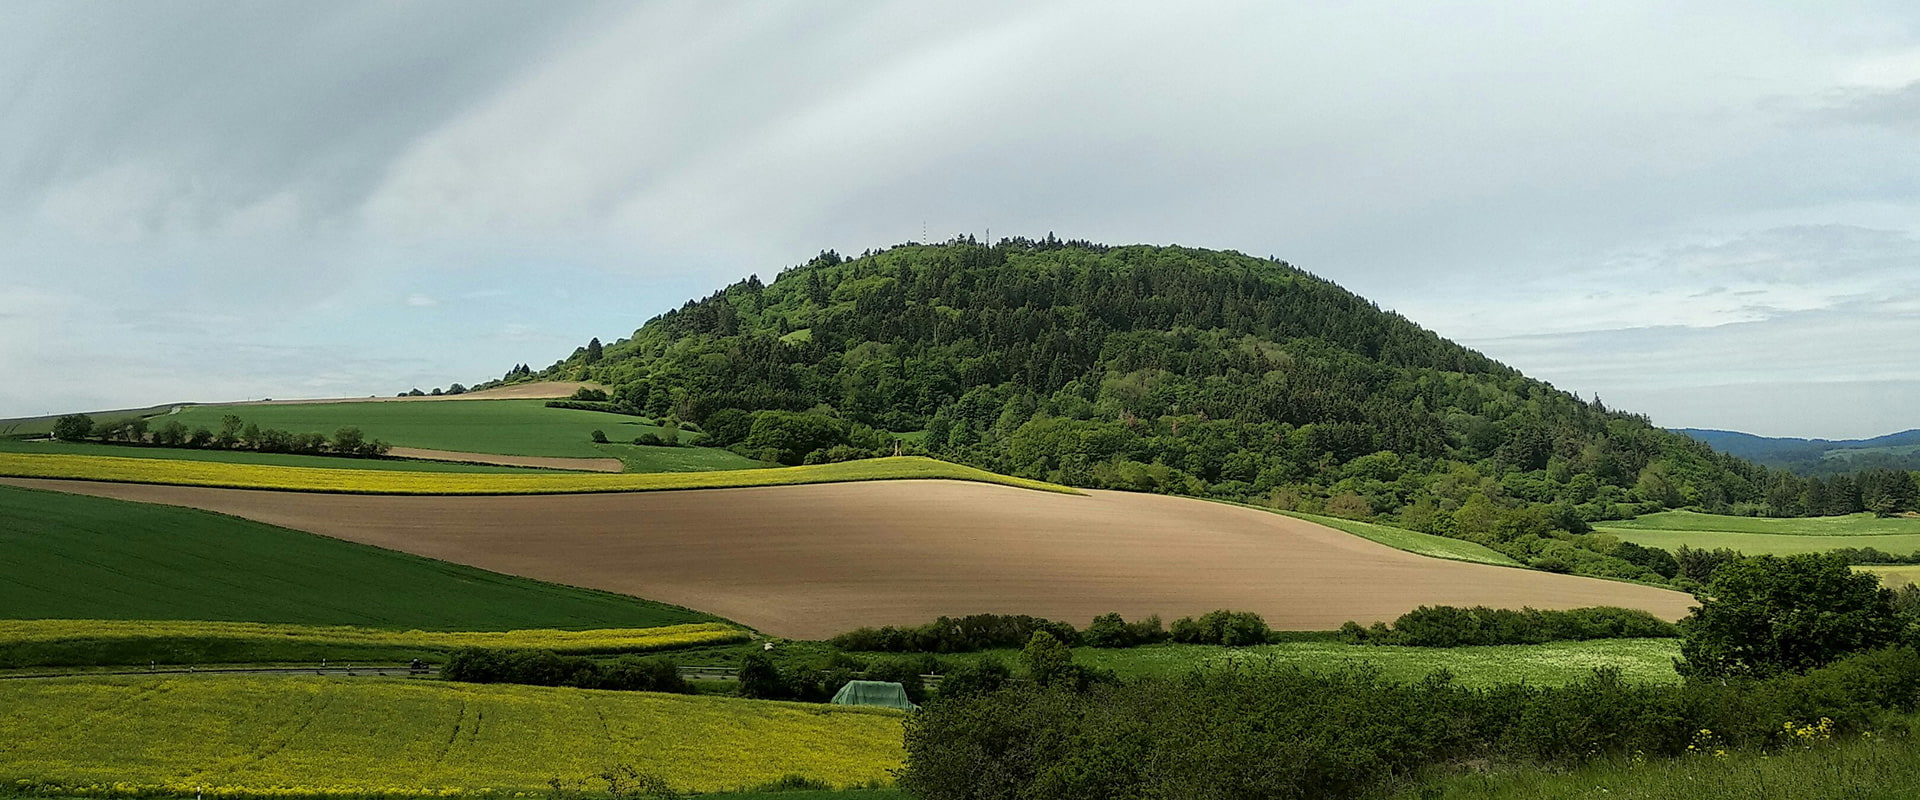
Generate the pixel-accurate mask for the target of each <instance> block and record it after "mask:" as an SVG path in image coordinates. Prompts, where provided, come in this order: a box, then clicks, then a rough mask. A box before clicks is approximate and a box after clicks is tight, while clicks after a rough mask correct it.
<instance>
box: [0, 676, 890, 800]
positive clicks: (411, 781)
mask: <svg viewBox="0 0 1920 800" xmlns="http://www.w3.org/2000/svg"><path fill="white" fill-rule="evenodd" d="M901 722H902V716H901V715H900V714H899V713H898V712H892V711H885V710H878V709H854V708H850V707H843V706H811V705H801V704H797V703H773V702H766V701H755V700H741V699H736V698H722V697H695V696H683V695H664V694H653V693H648V692H603V691H590V690H582V689H559V688H545V687H534V686H505V685H471V684H449V683H441V682H438V681H427V680H407V679H397V678H396V679H381V678H357V679H353V678H245V677H226V676H222V677H208V676H203V677H193V678H174V679H161V678H90V679H59V680H36V681H9V682H5V683H0V793H5V792H7V791H9V790H14V791H20V792H32V793H36V794H53V795H64V796H82V797H131V796H143V795H154V794H171V795H177V796H184V797H193V796H196V795H203V796H205V797H215V798H245V797H340V798H363V797H488V796H492V797H514V796H525V797H545V796H546V795H547V793H548V789H549V786H548V782H549V781H550V780H556V779H557V780H559V781H560V782H561V783H562V784H563V785H565V786H570V787H574V788H577V789H581V790H585V791H587V792H589V793H598V794H602V795H604V793H605V790H606V784H604V783H601V782H600V781H598V780H597V779H596V778H595V777H594V776H595V775H597V774H598V773H600V772H603V771H606V770H609V769H618V768H620V767H631V768H632V769H634V770H635V771H636V772H639V773H643V774H650V775H653V776H656V777H658V778H660V779H663V780H665V781H666V782H667V783H668V784H670V785H671V786H672V787H673V788H674V789H676V790H678V791H683V792H685V791H700V792H706V791H718V790H725V789H731V788H738V787H743V786H751V785H757V784H764V783H768V782H771V781H775V780H778V779H780V778H782V777H784V776H787V775H801V776H805V777H808V778H811V779H814V780H818V781H824V782H827V783H830V784H833V785H835V786H850V785H859V784H867V783H870V782H886V781H888V780H889V779H890V777H889V776H890V773H889V770H892V769H896V768H898V767H899V766H900V764H901V760H902V758H903V749H902V724H901Z"/></svg>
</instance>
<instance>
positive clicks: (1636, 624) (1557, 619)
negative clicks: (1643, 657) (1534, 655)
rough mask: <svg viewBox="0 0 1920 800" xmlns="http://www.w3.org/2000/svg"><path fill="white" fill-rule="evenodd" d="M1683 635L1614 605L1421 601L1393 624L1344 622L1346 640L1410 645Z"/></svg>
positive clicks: (1654, 619) (1666, 624)
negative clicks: (1544, 607) (1547, 607)
mask: <svg viewBox="0 0 1920 800" xmlns="http://www.w3.org/2000/svg"><path fill="white" fill-rule="evenodd" d="M1679 635H1680V630H1679V628H1678V627H1677V626H1675V625H1674V624H1672V623H1670V622H1667V621H1665V620H1663V619H1660V618H1659V617H1656V616H1654V615H1652V614H1649V613H1647V612H1645V611H1641V610H1639V609H1631V608H1616V607H1612V606H1595V607H1592V608H1576V609H1571V610H1567V611H1540V610H1537V609H1532V608H1523V609H1520V610H1518V611H1515V610H1512V609H1506V608H1487V607H1486V606H1476V607H1474V608H1458V607H1455V606H1421V607H1419V608H1416V609H1414V610H1412V611H1409V612H1407V613H1405V614H1402V615H1401V616H1400V618H1399V619H1397V620H1394V622H1393V625H1392V626H1391V627H1388V626H1377V627H1376V628H1375V629H1374V630H1366V629H1362V628H1361V627H1360V626H1359V624H1358V623H1354V622H1348V623H1347V624H1345V625H1342V626H1341V627H1340V637H1341V639H1343V640H1345V641H1349V642H1355V643H1367V644H1392V645H1404V646H1409V647H1460V646H1464V645H1494V644H1540V643H1543V642H1556V641H1581V640H1586V639H1641V638H1663V637H1674V636H1679Z"/></svg>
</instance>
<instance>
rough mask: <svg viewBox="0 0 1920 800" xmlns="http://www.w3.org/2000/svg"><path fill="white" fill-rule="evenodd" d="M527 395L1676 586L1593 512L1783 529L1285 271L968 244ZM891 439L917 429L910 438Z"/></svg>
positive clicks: (608, 350) (691, 333) (679, 331)
mask: <svg viewBox="0 0 1920 800" xmlns="http://www.w3.org/2000/svg"><path fill="white" fill-rule="evenodd" d="M516 370H517V371H516V375H517V376H519V377H520V378H524V379H585V380H595V381H599V382H601V383H604V384H606V385H608V386H611V387H613V402H614V404H616V405H617V406H620V407H623V408H625V409H628V410H631V411H632V412H634V413H644V414H647V415H649V416H655V417H666V418H669V419H670V420H671V419H677V420H680V421H685V422H692V423H697V424H698V426H699V429H700V430H704V431H705V435H706V436H707V437H708V439H709V441H710V442H711V443H714V444H719V445H722V446H731V447H734V448H736V449H738V450H740V451H742V452H745V453H748V454H750V455H753V456H755V457H761V458H767V459H769V460H778V461H783V462H786V463H800V462H804V461H823V460H842V459H848V458H858V457H864V456H867V455H870V454H875V453H880V452H886V453H891V452H893V450H894V449H895V448H896V447H901V448H904V449H905V450H908V451H914V450H916V449H918V448H924V450H925V451H926V452H928V453H931V454H933V455H936V456H938V457H941V458H945V459H949V460H953V461H959V462H962V463H966V464H972V465H975V466H979V467H982V468H986V469H991V470H995V471H1000V472H1006V473H1011V474H1015V475H1023V476H1029V477H1034V478H1044V479H1047V480H1052V481H1057V482H1061V483H1067V484H1072V485H1076V486H1085V487H1095V488H1116V489H1130V490H1138V491H1152V492H1167V493H1174V494H1186V495H1197V496H1204V497H1214V498H1220V499H1229V500H1237V501H1246V502H1254V503H1261V504H1267V505H1273V506H1277V507H1280V508H1283V509H1297V510H1303V511H1312V512H1324V513H1329V514H1337V515H1341V516H1347V517H1353V518H1358V519H1379V520H1382V521H1388V522H1396V523H1398V524H1401V525H1405V526H1407V527H1411V528H1415V529H1418V530H1423V531H1428V532H1433V533H1440V534H1444V535H1449V536H1457V537H1461V538H1465V539H1471V540H1473V541H1477V542H1481V543H1483V544H1487V545H1489V546H1492V547H1494V548H1496V549H1499V550H1500V551H1502V552H1505V553H1508V554H1509V555H1512V556H1515V557H1517V558H1520V559H1522V560H1524V561H1526V562H1528V563H1531V564H1533V565H1535V566H1539V567H1542V568H1548V569H1559V570H1572V571H1577V572H1583V573H1591V574H1605V575H1616V576H1620V577H1631V578H1641V579H1658V578H1665V577H1672V562H1671V559H1668V558H1665V557H1664V554H1661V553H1657V552H1651V551H1642V550H1640V549H1639V548H1633V547H1631V546H1618V545H1616V544H1615V543H1613V542H1612V541H1611V540H1610V539H1602V538H1598V537H1588V536H1580V535H1576V534H1582V533H1585V532H1586V531H1587V526H1586V523H1587V522H1588V521H1591V520H1598V519H1610V518H1616V517H1620V516H1624V515H1630V514H1634V513H1638V512H1644V511H1650V510H1656V509H1662V508H1670V507H1680V506H1697V507H1701V508H1705V509H1709V510H1713V511H1747V512H1750V513H1760V512H1764V511H1765V510H1766V509H1765V508H1764V507H1763V505H1762V504H1763V503H1765V501H1766V497H1767V494H1766V488H1767V484H1768V482H1769V481H1770V480H1772V477H1771V476H1770V474H1769V473H1768V472H1767V471H1766V470H1764V469H1762V468H1759V467H1755V466H1753V465H1751V464H1749V463H1747V462H1744V461H1741V460H1738V459H1735V458H1731V457H1728V456H1723V455H1719V454H1716V453H1714V452H1713V451H1712V450H1711V449H1709V448H1708V447H1706V446H1705V445H1703V444H1700V443H1698V442H1696V441H1694V440H1692V439H1689V438H1687V437H1685V436H1682V435H1680V434H1676V433H1670V432H1667V431H1663V430H1660V429H1658V428H1655V427H1653V426H1652V425H1650V424H1648V422H1647V420H1646V419H1645V418H1643V417H1639V416H1634V415H1631V414H1626V413H1621V412H1617V411H1612V410H1608V409H1606V408H1605V407H1603V406H1602V405H1601V404H1600V402H1599V401H1598V399H1595V400H1591V401H1587V400H1582V399H1580V398H1578V397H1575V396H1573V395H1571V394H1568V393H1566V392H1562V391H1559V390H1556V389H1554V388H1553V387H1552V386H1549V385H1547V384H1545V383H1542V382H1540V381H1536V380H1532V379H1529V378H1527V377H1526V376H1524V375H1521V374H1520V373H1519V372H1518V371H1516V370H1514V369H1512V368H1510V367H1507V366H1504V365H1502V364H1500V363H1498V362H1495V361H1493V360H1492V359H1489V358H1487V357H1486V356H1484V355H1482V354H1480V353H1478V352H1475V351H1473V350H1470V349H1468V348H1465V347H1462V346H1460V345H1458V344H1455V343H1453V342H1450V341H1448V340H1446V339H1444V338H1441V337H1440V336H1438V335H1436V334H1435V333H1433V332H1432V331H1428V330H1426V329H1424V328H1421V327H1420V326H1418V325H1416V324H1414V323H1412V322H1410V321H1408V320H1407V319H1405V318H1404V317H1401V316H1400V315H1398V314H1395V313H1392V312H1389V311H1383V310H1381V309H1380V308H1379V307H1377V306H1375V305H1373V304H1372V303H1369V302H1368V301H1366V300H1365V299H1363V298H1360V297H1358V296H1356V295H1354V294H1353V293H1351V292H1348V291H1346V290H1344V289H1341V288H1340V287H1338V286H1335V285H1334V284H1332V283H1329V282H1327V281H1324V280H1321V279H1319V278H1317V277H1314V276H1313V275H1311V274H1309V273H1307V272H1304V271H1302V270H1299V269H1296V268H1294V267H1292V266H1290V265H1288V264H1286V263H1284V262H1280V261H1276V260H1270V259H1259V258H1253V257H1249V256H1246V255H1242V254H1239V253H1233V252H1220V251H1212V250H1199V249H1192V248H1184V247H1151V246H1129V247H1107V246H1102V245H1096V244H1090V243H1085V242H1061V241H1058V240H1054V239H1052V237H1049V238H1048V239H1047V240H1043V241H1032V240H1002V241H1001V242H1000V243H998V244H995V245H993V246H991V247H988V246H983V245H980V244H977V243H975V242H973V241H971V240H967V239H963V240H958V241H954V242H950V243H947V244H943V245H914V244H909V245H902V246H899V247H894V248H891V249H888V250H885V251H882V252H877V253H867V254H864V255H862V256H860V257H859V258H853V259H845V258H842V257H840V256H838V255H837V254H834V253H831V252H828V253H823V254H821V255H820V256H819V257H817V258H815V259H813V260H812V261H810V262H808V263H807V264H805V265H803V266H800V267H796V268H794V269H790V270H787V271H785V272H783V273H781V275H780V276H779V278H778V279H777V280H775V281H773V282H772V283H771V284H763V283H762V282H761V281H760V280H759V279H758V278H749V279H747V280H745V281H742V282H739V283H736V284H734V285H732V286H729V287H727V288H725V289H723V290H721V291H719V292H716V293H714V294H713V295H712V296H710V297H707V298H705V299H702V300H698V301H693V302H689V303H687V304H686V305H685V306H683V307H681V308H680V309H678V310H675V311H671V312H668V313H666V314H663V315H661V316H659V317H657V318H655V319H653V320H651V321H649V322H648V323H647V324H646V325H645V326H644V327H642V328H641V329H640V330H639V331H637V332H635V333H634V335H633V336H632V337H631V338H628V339H623V340H620V341H617V342H613V343H611V344H607V345H605V346H604V347H603V346H602V345H601V343H600V342H599V340H597V339H596V340H595V341H594V342H592V343H590V344H589V345H588V346H586V347H583V348H580V349H579V350H577V351H575V352H574V354H573V355H572V356H571V357H569V358H567V359H565V360H563V361H561V362H559V363H556V364H555V365H554V366H552V367H549V368H548V369H546V370H544V371H542V372H540V373H538V374H533V373H531V371H529V370H524V369H519V368H516ZM888 432H899V433H902V434H905V435H903V436H901V437H898V438H896V437H894V436H892V435H890V434H889V433H888Z"/></svg>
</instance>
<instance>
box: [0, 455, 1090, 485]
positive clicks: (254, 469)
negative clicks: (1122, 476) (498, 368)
mask: <svg viewBox="0 0 1920 800" xmlns="http://www.w3.org/2000/svg"><path fill="white" fill-rule="evenodd" d="M0 476H4V477H14V478H74V479H80V480H89V481H114V482H128V483H153V484H172V485H179V486H220V487H230V488H238V489H275V490H286V491H294V492H338V493H346V494H430V495H467V494H476V495H478V494H560V493H587V492H645V491H659V490H667V489H709V488H721V487H733V486H785V485H794V484H804V483H830V482H837V481H879V480H898V479H908V478H942V479H949V480H965V481H984V482H987V483H999V484H1005V485H1008V486H1020V487H1024V488H1029V489H1040V490H1045V491H1056V492H1069V493H1071V492H1073V490H1072V489H1068V488H1066V487H1063V486H1055V485H1053V484H1050V483H1042V482H1040V481H1032V480H1027V479H1025V478H1013V477H1008V476H1005V475H997V474H994V473H991V472H987V471H985V470H979V469H974V468H972V467H965V466H961V465H959V464H951V463H948V462H945V461H936V460H934V459H931V458H922V457H917V456H899V457H894V458H872V459H865V460H861V461H847V462H843V463H839V464H812V465H808V466H802V467H773V468H765V469H741V470H725V471H719V472H678V473H653V474H646V475H595V474H553V473H541V474H522V475H497V474H459V475H456V474H439V475H425V474H419V473H414V472H399V471H380V470H337V469H315V468H310V467H273V466H261V465H253V464H212V463H198V462H189V461H171V460H160V459H126V458H114V457H104V456H69V455H32V454H10V453H0Z"/></svg>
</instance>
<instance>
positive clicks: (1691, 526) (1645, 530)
mask: <svg viewBox="0 0 1920 800" xmlns="http://www.w3.org/2000/svg"><path fill="white" fill-rule="evenodd" d="M1595 529H1596V530H1598V531H1600V532H1601V533H1606V534H1611V535H1613V536H1617V537H1619V538H1620V539H1622V540H1624V541H1629V542H1633V543H1634V544H1638V545H1642V546H1646V547H1659V548H1664V549H1667V550H1676V549H1679V548H1680V547H1681V546H1683V545H1684V546H1686V547H1693V548H1702V549H1716V548H1722V547H1724V548H1730V549H1733V550H1738V551H1740V552H1742V553H1747V554H1749V555H1761V554H1773V555H1793V554H1796V553H1821V552H1826V551H1828V550H1834V549H1838V548H1842V547H1861V548H1865V547H1871V548H1874V549H1876V550H1880V551H1882V552H1887V553H1898V554H1903V555H1904V554H1906V553H1912V552H1915V551H1920V518H1912V517H1876V516H1874V515H1872V514H1850V515H1847V516H1843V517H1801V518H1791V519H1769V518H1763V517H1734V516H1726V515H1722V514H1701V513H1699V512H1695V511H1665V512H1661V513H1659V514H1647V515H1645V516H1642V517H1639V518H1637V519H1630V520H1618V521H1611V522H1603V523H1600V524H1598V525H1596V526H1595Z"/></svg>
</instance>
